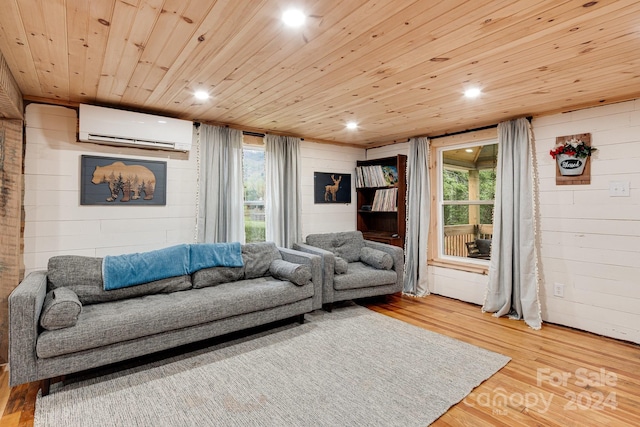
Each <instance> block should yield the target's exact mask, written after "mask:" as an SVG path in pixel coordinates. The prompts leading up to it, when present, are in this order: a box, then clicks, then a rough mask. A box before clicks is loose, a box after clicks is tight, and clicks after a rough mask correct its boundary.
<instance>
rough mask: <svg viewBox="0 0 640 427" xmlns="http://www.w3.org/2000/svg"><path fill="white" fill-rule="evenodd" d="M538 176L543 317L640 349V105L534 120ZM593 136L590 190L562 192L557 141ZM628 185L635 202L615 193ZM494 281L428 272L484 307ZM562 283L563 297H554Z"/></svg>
mask: <svg viewBox="0 0 640 427" xmlns="http://www.w3.org/2000/svg"><path fill="white" fill-rule="evenodd" d="M532 125H533V133H534V138H535V149H536V159H535V161H536V169H537V173H538V194H537V201H538V203H537V206H538V228H539V229H538V234H539V242H538V243H539V245H538V253H539V255H540V260H539V267H540V301H541V306H542V317H543V319H544V320H545V321H547V322H553V323H558V324H561V325H566V326H570V327H574V328H578V329H583V330H586V331H590V332H594V333H597V334H601V335H605V336H609V337H613V338H618V339H623V340H628V341H632V342H636V343H640V262H639V261H638V260H640V100H635V101H628V102H623V103H619V104H613V105H608V106H601V107H595V108H590V109H585V110H579V111H574V112H569V113H563V114H555V115H550V116H545V117H540V118H536V119H534V120H533V123H532ZM578 133H591V138H592V145H593V146H594V147H596V148H598V151H596V152H595V154H594V156H593V158H592V160H591V161H592V164H591V184H590V185H556V184H555V164H554V161H553V159H552V158H551V156H549V150H551V148H552V147H553V145H554V144H555V138H556V137H557V136H563V135H572V134H578ZM406 153H407V146H406V144H396V145H392V146H386V147H381V148H378V149H372V150H368V151H367V158H368V159H372V158H380V157H386V156H390V155H395V154H406ZM614 181H623V182H628V183H629V186H630V195H629V197H611V196H610V195H609V185H610V183H611V182H614ZM487 278H488V277H487V276H483V275H479V274H474V273H468V272H463V271H455V270H450V269H446V268H442V267H429V288H430V290H431V291H432V292H434V293H436V294H439V295H445V296H448V297H452V298H457V299H460V300H463V301H468V302H472V303H476V304H482V302H483V299H484V291H485V287H486V283H487ZM555 283H560V284H563V285H564V297H562V298H561V297H556V296H553V287H554V284H555Z"/></svg>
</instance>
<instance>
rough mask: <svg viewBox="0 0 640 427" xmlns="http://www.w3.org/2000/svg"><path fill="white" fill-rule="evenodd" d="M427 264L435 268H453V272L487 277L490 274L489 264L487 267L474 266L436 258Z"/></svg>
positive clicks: (474, 264)
mask: <svg viewBox="0 0 640 427" xmlns="http://www.w3.org/2000/svg"><path fill="white" fill-rule="evenodd" d="M427 264H428V265H432V266H434V267H442V268H451V269H453V270H461V271H468V272H469V273H476V274H482V275H485V276H486V275H487V274H489V263H487V264H486V265H482V264H476V263H473V264H472V263H468V262H464V261H452V260H448V259H442V258H434V259H430V260H429V261H428V263H427Z"/></svg>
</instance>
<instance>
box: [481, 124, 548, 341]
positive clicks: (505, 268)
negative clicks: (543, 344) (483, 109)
mask: <svg viewBox="0 0 640 427" xmlns="http://www.w3.org/2000/svg"><path fill="white" fill-rule="evenodd" d="M498 147H499V148H498V164H497V180H496V198H495V208H494V219H493V242H492V245H491V262H490V265H489V284H488V288H487V294H486V297H485V301H484V305H483V307H482V311H486V312H491V313H494V316H496V317H499V316H504V315H508V316H509V317H510V318H512V319H524V321H525V322H526V323H527V325H529V326H530V327H531V328H533V329H540V327H541V326H542V318H541V315H540V302H539V300H538V271H537V254H536V251H535V217H534V204H533V203H534V202H533V200H534V194H533V191H534V181H533V179H534V177H533V155H532V152H533V147H532V137H531V125H530V124H529V121H528V120H527V119H525V118H520V119H517V120H511V121H508V122H502V123H500V124H499V125H498Z"/></svg>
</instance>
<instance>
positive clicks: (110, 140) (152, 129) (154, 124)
mask: <svg viewBox="0 0 640 427" xmlns="http://www.w3.org/2000/svg"><path fill="white" fill-rule="evenodd" d="M79 139H80V141H82V142H94V143H96V144H107V145H118V146H122V145H124V146H129V147H137V148H151V149H156V150H172V151H189V150H190V149H191V143H192V140H193V122H190V121H188V120H179V119H173V118H170V117H162V116H154V115H152V114H143V113H135V112H132V111H125V110H117V109H114V108H105V107H96V106H95V105H87V104H80V138H79Z"/></svg>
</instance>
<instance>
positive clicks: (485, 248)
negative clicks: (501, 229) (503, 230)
mask: <svg viewBox="0 0 640 427" xmlns="http://www.w3.org/2000/svg"><path fill="white" fill-rule="evenodd" d="M476 245H477V246H478V250H479V251H480V253H481V254H483V255H489V254H490V253H491V239H476Z"/></svg>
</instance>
